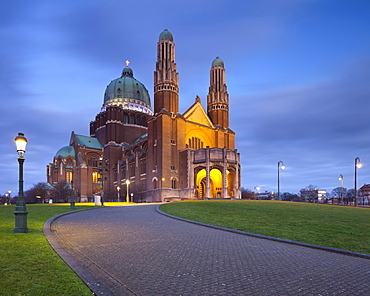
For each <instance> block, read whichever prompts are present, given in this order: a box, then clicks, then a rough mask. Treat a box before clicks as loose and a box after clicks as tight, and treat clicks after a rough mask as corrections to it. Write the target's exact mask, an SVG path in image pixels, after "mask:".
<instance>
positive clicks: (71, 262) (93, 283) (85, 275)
mask: <svg viewBox="0 0 370 296" xmlns="http://www.w3.org/2000/svg"><path fill="white" fill-rule="evenodd" d="M97 209H101V208H92V209H83V210H76V211H71V212H67V213H62V214H59V215H56V216H54V217H51V218H50V219H48V220H47V221H46V222H45V223H44V227H43V232H44V235H45V237H46V239H47V240H48V242H49V244H50V246H51V247H52V248H53V249H54V251H55V252H56V253H57V254H58V255H59V257H60V258H62V260H63V261H64V262H65V263H66V264H67V265H68V266H69V267H70V268H71V269H72V270H73V271H74V272H75V273H76V274H77V276H78V277H80V278H81V280H82V281H83V282H84V283H85V284H86V286H88V288H89V289H90V290H91V291H92V292H93V294H94V295H106V296H114V294H113V293H112V291H111V290H109V289H108V288H107V287H106V286H105V285H104V284H103V283H102V282H101V281H100V280H98V279H97V278H96V277H95V276H94V275H93V274H92V273H91V272H90V271H88V270H87V269H86V268H85V267H83V265H82V264H81V263H80V262H79V261H77V260H76V259H75V258H74V257H73V256H72V255H71V254H69V253H68V252H67V251H66V250H65V249H64V248H63V247H62V245H61V244H60V243H59V242H58V240H57V239H56V238H55V236H54V235H53V233H52V231H51V224H52V223H53V222H54V221H55V220H56V219H58V218H60V217H62V216H65V215H70V214H73V213H76V212H81V211H90V210H97Z"/></svg>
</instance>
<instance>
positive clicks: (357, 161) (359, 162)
mask: <svg viewBox="0 0 370 296" xmlns="http://www.w3.org/2000/svg"><path fill="white" fill-rule="evenodd" d="M361 167H362V163H361V160H360V158H359V157H356V158H355V192H354V197H353V198H354V204H353V205H354V206H355V207H357V169H358V168H361Z"/></svg>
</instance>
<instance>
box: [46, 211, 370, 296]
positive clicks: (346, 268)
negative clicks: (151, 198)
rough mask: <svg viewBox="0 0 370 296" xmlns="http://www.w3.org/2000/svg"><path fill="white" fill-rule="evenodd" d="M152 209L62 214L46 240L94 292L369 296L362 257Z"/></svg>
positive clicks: (369, 276) (369, 270)
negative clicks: (239, 231)
mask: <svg viewBox="0 0 370 296" xmlns="http://www.w3.org/2000/svg"><path fill="white" fill-rule="evenodd" d="M155 208H156V206H155V205H141V206H132V207H105V208H99V209H94V210H88V211H81V212H76V213H73V214H70V215H64V216H61V217H59V218H58V219H56V220H55V221H54V222H52V224H51V231H52V233H53V234H54V235H52V238H51V241H52V240H53V238H56V239H57V241H58V242H59V243H61V244H62V248H60V247H58V246H57V245H58V244H57V242H54V243H55V244H54V243H52V242H51V243H52V245H54V246H55V247H56V250H57V251H59V252H60V253H61V255H62V256H63V258H65V259H66V261H67V263H69V264H70V265H71V266H72V268H73V269H74V270H75V271H76V272H77V273H78V274H79V275H80V276H81V277H82V278H83V279H84V280H85V282H87V283H88V285H89V286H90V287H92V288H93V289H94V291H95V293H96V294H98V295H171V296H172V295H184V296H185V295H191V296H198V295H253V296H254V295H295V296H296V295H351V296H353V295H361V296H364V295H370V260H369V259H365V258H358V257H353V256H347V255H342V254H337V253H332V252H328V251H323V250H317V249H312V248H306V247H302V246H297V245H292V244H286V243H281V242H276V241H271V240H266V239H260V238H255V237H251V236H247V235H241V234H236V233H231V232H227V231H223V230H218V229H213V228H209V227H203V226H199V225H195V224H192V223H187V222H183V221H179V220H176V219H172V218H169V217H166V216H163V215H161V214H159V213H157V212H156V209H155ZM64 250H66V251H67V252H68V253H65V252H64ZM71 255H72V257H71ZM76 260H77V261H76Z"/></svg>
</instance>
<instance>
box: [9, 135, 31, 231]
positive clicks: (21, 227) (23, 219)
mask: <svg viewBox="0 0 370 296" xmlns="http://www.w3.org/2000/svg"><path fill="white" fill-rule="evenodd" d="M14 141H15V144H16V146H17V152H18V163H19V193H18V200H17V203H16V206H15V211H14V215H15V228H14V232H17V233H27V232H28V228H27V214H28V212H27V207H26V202H25V200H24V193H23V164H24V154H25V153H26V145H27V139H26V137H25V136H24V134H23V133H18V136H17V137H16V138H15V139H14ZM9 194H10V193H9Z"/></svg>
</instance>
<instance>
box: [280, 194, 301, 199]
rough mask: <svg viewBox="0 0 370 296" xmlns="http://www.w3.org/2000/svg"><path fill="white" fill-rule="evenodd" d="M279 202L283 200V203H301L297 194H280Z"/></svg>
mask: <svg viewBox="0 0 370 296" xmlns="http://www.w3.org/2000/svg"><path fill="white" fill-rule="evenodd" d="M281 200H284V201H301V199H300V197H299V195H298V194H295V193H289V192H284V193H282V194H281Z"/></svg>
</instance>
